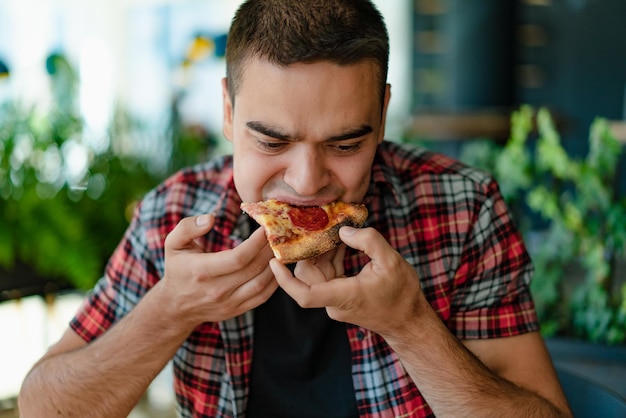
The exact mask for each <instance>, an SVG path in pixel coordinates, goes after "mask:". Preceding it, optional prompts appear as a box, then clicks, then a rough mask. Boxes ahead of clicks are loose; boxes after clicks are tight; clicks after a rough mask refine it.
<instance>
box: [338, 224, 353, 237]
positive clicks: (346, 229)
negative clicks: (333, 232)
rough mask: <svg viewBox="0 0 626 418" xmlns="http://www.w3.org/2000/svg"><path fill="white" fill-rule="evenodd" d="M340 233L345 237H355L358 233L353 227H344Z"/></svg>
mask: <svg viewBox="0 0 626 418" xmlns="http://www.w3.org/2000/svg"><path fill="white" fill-rule="evenodd" d="M339 232H341V233H342V234H344V235H354V233H355V232H356V228H354V227H352V226H342V227H341V229H340V230H339Z"/></svg>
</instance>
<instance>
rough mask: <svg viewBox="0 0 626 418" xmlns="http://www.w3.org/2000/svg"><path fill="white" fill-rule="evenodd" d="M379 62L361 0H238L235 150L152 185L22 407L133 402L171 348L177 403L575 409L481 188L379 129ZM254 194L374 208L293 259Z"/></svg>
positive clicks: (380, 51) (382, 85)
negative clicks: (334, 239) (273, 236)
mask: <svg viewBox="0 0 626 418" xmlns="http://www.w3.org/2000/svg"><path fill="white" fill-rule="evenodd" d="M387 57H388V39H387V33H386V29H385V26H384V23H383V21H382V18H381V17H380V15H379V13H378V12H377V11H376V9H375V8H374V7H373V6H372V5H371V4H370V3H369V2H368V1H363V0H360V1H359V0H326V1H319V0H306V1H304V0H250V1H248V2H246V3H245V4H244V5H243V6H242V7H241V8H240V9H239V11H238V12H237V14H236V16H235V18H234V20H233V24H232V27H231V30H230V33H229V38H228V44H227V56H226V60H227V77H226V79H225V80H224V81H223V92H224V93H223V101H224V134H225V136H226V138H228V139H229V140H230V141H231V142H232V144H233V157H232V158H231V157H223V158H220V159H217V160H215V161H212V162H209V163H207V164H205V165H202V166H197V167H193V168H190V169H188V170H184V171H182V172H180V173H178V174H176V175H175V176H173V177H172V178H170V179H169V180H167V181H166V182H165V183H164V184H163V185H161V186H159V187H158V188H157V189H155V190H154V191H153V192H151V193H150V194H148V195H147V196H146V197H145V199H144V200H143V201H142V203H141V204H140V205H139V207H138V209H137V211H136V215H135V217H134V219H133V221H132V223H131V225H130V227H129V229H128V231H127V233H126V235H125V237H124V239H123V240H122V242H121V244H120V246H119V247H118V249H117V250H116V252H115V253H114V255H113V257H112V259H111V262H110V263H109V265H108V267H107V270H106V274H105V276H104V278H103V279H102V280H101V281H100V282H99V283H98V285H97V286H96V288H95V289H94V292H93V293H92V294H91V295H90V296H89V298H88V299H87V300H86V301H85V304H84V305H83V306H82V307H81V309H80V310H79V312H78V313H77V315H76V317H75V318H74V320H73V321H72V322H71V326H70V328H69V329H68V331H67V332H66V333H65V334H64V335H63V337H62V338H61V340H60V341H59V342H58V343H57V344H56V345H54V346H52V347H51V348H50V350H49V351H48V353H47V354H46V355H45V356H44V357H43V359H42V360H41V361H39V362H38V363H37V364H36V365H35V366H34V368H33V370H32V371H31V372H30V374H29V375H28V377H27V378H26V380H25V382H24V385H23V388H22V391H21V394H20V412H21V413H22V416H24V417H41V416H53V415H58V416H81V417H83V416H90V417H91V416H93V417H117V416H126V415H127V414H128V412H129V411H130V410H131V409H132V408H133V406H134V405H135V404H136V402H137V401H138V400H139V399H140V397H141V396H142V394H143V392H144V391H145V389H146V388H147V386H148V385H149V384H150V382H151V380H152V379H153V378H154V377H155V376H156V375H157V373H159V371H160V370H161V368H162V367H163V366H164V365H165V364H166V363H167V362H168V361H169V360H170V359H172V358H173V364H174V374H175V391H176V394H177V401H178V412H179V415H180V416H183V417H191V416H193V417H213V416H219V417H223V416H224V417H226V416H238V417H241V416H247V417H279V416H291V417H309V416H310V417H352V416H366V417H368V416H369V417H379V416H380V417H398V416H406V417H408V416H416V417H425V416H434V415H437V416H455V417H456V416H471V417H487V416H497V417H501V416H507V417H514V416H524V417H526V416H538V417H550V416H571V414H570V412H569V409H568V406H567V402H566V400H565V398H564V396H563V393H562V391H561V389H560V386H559V383H558V380H557V378H556V375H555V373H554V370H553V368H552V365H551V361H550V358H549V356H548V354H547V352H546V349H545V347H544V344H543V341H542V339H541V337H540V335H539V334H538V332H537V329H538V326H537V323H536V317H535V314H534V310H533V305H532V301H531V299H530V295H529V292H528V281H529V277H530V275H531V270H532V268H531V265H530V260H529V257H528V255H527V253H526V251H525V249H524V246H523V243H522V241H521V238H520V236H519V234H518V233H517V232H516V230H515V229H514V227H513V226H512V224H511V221H510V219H509V217H508V214H507V211H506V208H505V206H504V204H503V202H502V199H501V197H500V195H499V192H498V188H497V186H496V184H495V182H494V181H493V180H492V179H491V178H490V177H488V176H487V175H485V174H483V173H480V172H477V171H475V170H472V169H470V168H468V167H464V166H462V165H461V164H459V163H456V162H454V161H451V160H450V159H447V158H445V157H443V156H440V155H435V154H431V153H427V152H425V151H423V150H410V149H408V148H403V147H400V146H398V145H394V144H392V143H389V142H386V141H384V140H383V137H384V123H385V112H386V110H387V105H388V103H389V99H390V87H389V86H388V85H387V84H386V75H387V59H388V58H387ZM268 198H276V199H279V200H283V201H286V202H289V203H292V204H296V205H319V204H324V203H328V202H331V201H334V200H342V201H347V202H364V203H365V204H366V205H367V206H368V209H369V211H370V216H369V219H368V223H367V225H366V226H367V227H366V228H363V229H355V228H349V227H344V228H342V229H341V231H340V236H341V239H342V241H343V243H344V244H345V245H342V246H341V247H340V248H339V249H338V250H336V251H331V252H329V253H327V254H324V255H322V256H320V257H317V258H316V259H312V260H306V261H302V262H299V263H297V265H295V267H293V266H292V267H293V273H292V271H290V270H289V269H288V268H287V267H286V266H283V265H282V264H280V263H278V262H277V261H276V260H273V259H272V252H271V250H270V249H269V247H268V244H267V241H266V239H265V236H264V233H263V231H262V229H260V228H256V226H255V224H254V223H253V222H251V221H250V219H249V218H248V217H247V216H246V215H245V214H243V213H242V212H241V210H240V209H239V205H240V203H241V202H242V201H246V202H255V201H259V200H263V199H268Z"/></svg>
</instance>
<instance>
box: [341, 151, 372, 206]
mask: <svg viewBox="0 0 626 418" xmlns="http://www.w3.org/2000/svg"><path fill="white" fill-rule="evenodd" d="M334 173H335V177H336V178H337V179H338V180H339V181H340V182H341V184H342V186H343V189H344V190H345V192H346V196H344V199H345V200H349V201H360V200H362V199H363V198H364V197H365V193H366V192H367V189H368V187H369V182H370V177H371V163H369V162H368V160H367V159H366V160H363V159H356V160H355V161H353V162H351V163H346V162H343V164H340V165H338V166H337V167H335V169H334Z"/></svg>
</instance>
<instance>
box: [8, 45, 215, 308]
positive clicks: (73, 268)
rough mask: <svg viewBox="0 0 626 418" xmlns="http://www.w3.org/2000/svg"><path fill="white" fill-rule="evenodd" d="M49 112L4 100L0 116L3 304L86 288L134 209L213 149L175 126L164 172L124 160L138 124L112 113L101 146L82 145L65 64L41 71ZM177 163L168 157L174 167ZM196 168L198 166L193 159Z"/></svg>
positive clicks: (51, 63) (51, 62) (55, 58)
mask: <svg viewBox="0 0 626 418" xmlns="http://www.w3.org/2000/svg"><path fill="white" fill-rule="evenodd" d="M46 67H47V70H48V73H49V75H50V90H51V96H52V99H53V100H52V103H53V105H52V106H50V107H49V108H45V109H42V108H40V107H36V106H30V107H26V106H23V105H20V104H19V103H17V102H16V101H7V102H6V103H4V104H2V109H0V301H1V300H4V299H11V298H15V297H19V296H25V295H28V294H41V293H47V292H54V291H55V290H56V289H58V288H75V289H89V288H91V287H92V286H93V284H94V283H95V281H96V280H97V279H98V278H99V277H100V276H101V274H102V271H103V268H104V265H105V263H106V260H107V259H108V257H109V256H110V254H111V252H112V251H113V249H114V248H115V246H116V245H117V243H118V242H119V240H120V238H121V236H122V234H123V232H124V230H125V229H126V227H127V225H128V222H129V220H130V216H131V214H132V209H133V205H134V203H135V202H136V201H137V200H138V199H139V198H141V196H142V195H143V194H144V193H145V192H146V191H148V190H149V189H150V188H152V187H153V186H155V185H156V184H157V183H158V182H160V181H161V180H162V179H163V178H164V177H165V176H167V175H168V174H169V173H171V172H172V171H174V170H176V169H177V168H179V166H180V165H182V164H183V163H184V164H188V163H191V162H192V161H198V159H199V158H201V157H202V156H203V155H204V154H205V153H206V152H207V151H208V150H209V149H210V146H211V145H212V142H211V137H210V136H209V135H207V134H206V132H203V131H198V130H196V129H190V128H188V127H187V126H185V125H184V124H183V123H182V121H181V120H180V118H172V123H171V124H170V125H171V126H170V127H169V129H168V131H167V132H164V133H163V138H164V140H165V141H170V144H169V146H164V149H168V148H169V149H170V150H171V155H172V156H173V158H170V160H169V163H170V164H169V165H168V166H167V167H166V168H165V169H163V168H161V169H154V168H153V166H154V164H153V162H152V161H150V160H147V159H146V158H143V157H141V156H138V155H136V153H135V154H132V153H128V152H125V151H124V147H123V146H122V143H123V141H128V138H129V137H130V138H132V137H133V135H141V134H142V131H141V130H142V126H141V124H139V123H137V121H134V120H133V119H132V117H130V115H129V114H128V112H125V111H123V110H121V108H119V107H118V108H117V111H116V112H115V115H114V117H113V120H112V122H111V124H110V127H109V129H108V132H107V133H106V138H105V141H104V142H105V143H106V144H107V145H106V146H105V147H94V146H92V145H90V143H89V141H86V140H85V131H86V129H85V123H84V121H83V120H82V118H81V116H80V112H78V111H77V106H76V105H75V100H74V98H75V95H76V90H77V89H76V84H77V83H78V80H77V78H76V76H75V75H74V73H73V70H72V68H71V66H70V65H69V64H68V62H67V61H66V60H65V58H64V57H63V56H62V55H59V54H53V55H51V56H50V58H49V59H48V60H47V62H46ZM174 157H175V158H174ZM194 159H195V160H194Z"/></svg>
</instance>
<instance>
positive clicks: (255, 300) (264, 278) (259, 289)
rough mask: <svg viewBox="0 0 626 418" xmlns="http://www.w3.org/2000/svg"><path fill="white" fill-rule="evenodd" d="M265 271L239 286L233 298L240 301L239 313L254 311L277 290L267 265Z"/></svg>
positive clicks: (276, 284)
mask: <svg viewBox="0 0 626 418" xmlns="http://www.w3.org/2000/svg"><path fill="white" fill-rule="evenodd" d="M265 267H266V268H265V270H264V271H263V272H262V273H261V274H259V275H258V276H256V277H254V278H253V279H251V280H248V281H247V282H245V283H243V284H242V285H241V286H239V287H238V288H237V289H236V290H235V292H233V296H234V297H236V298H237V299H239V300H240V302H239V306H238V310H239V312H240V313H244V312H246V311H249V310H250V309H254V308H256V307H257V306H259V305H261V304H262V303H264V302H266V301H267V300H268V299H269V298H270V296H272V294H273V293H274V292H275V291H276V289H277V288H278V282H277V281H276V279H275V278H274V273H273V272H272V270H271V269H270V267H269V265H266V266H265Z"/></svg>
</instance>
